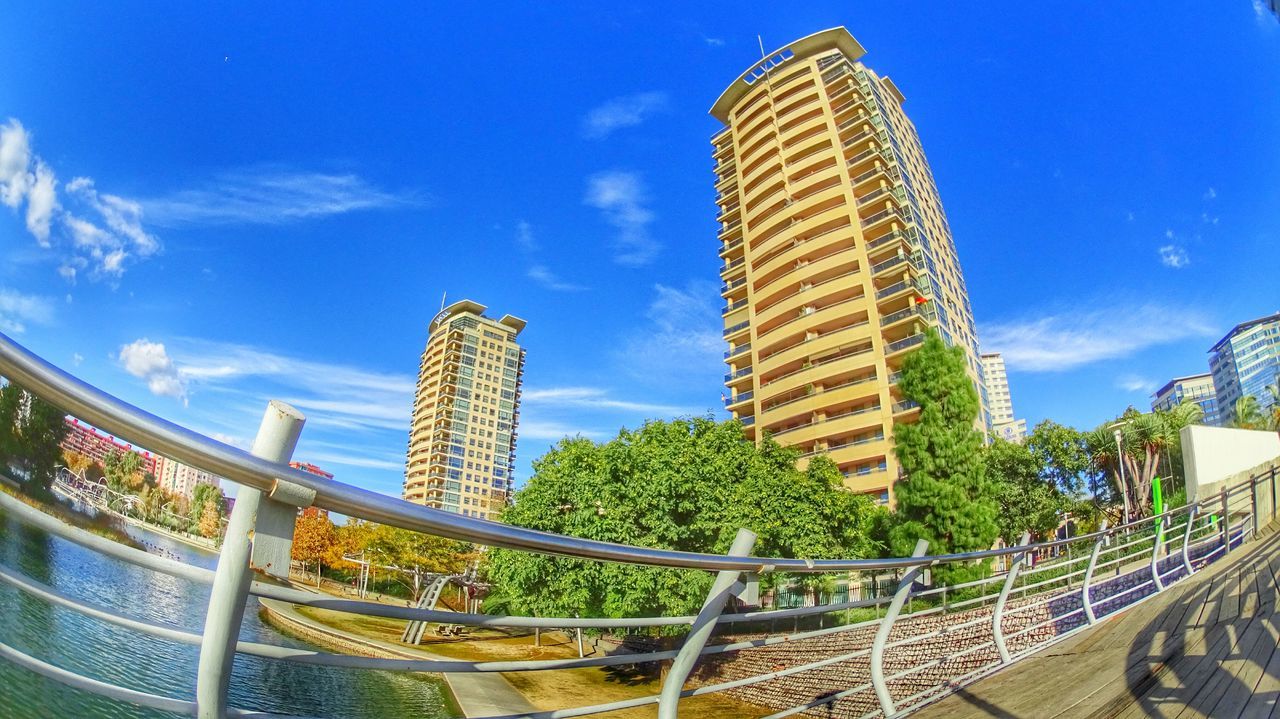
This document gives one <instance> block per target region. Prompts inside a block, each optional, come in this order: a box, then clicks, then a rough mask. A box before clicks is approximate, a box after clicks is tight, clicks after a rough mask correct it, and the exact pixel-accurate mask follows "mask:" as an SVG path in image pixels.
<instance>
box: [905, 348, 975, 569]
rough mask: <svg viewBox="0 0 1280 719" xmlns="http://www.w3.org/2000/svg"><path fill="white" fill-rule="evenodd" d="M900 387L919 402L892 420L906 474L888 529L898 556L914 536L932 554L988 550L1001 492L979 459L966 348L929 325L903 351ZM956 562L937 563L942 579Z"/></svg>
mask: <svg viewBox="0 0 1280 719" xmlns="http://www.w3.org/2000/svg"><path fill="white" fill-rule="evenodd" d="M898 387H899V389H900V390H901V391H902V393H903V394H904V395H905V396H906V398H907V399H909V400H912V401H914V402H916V403H917V404H919V405H920V416H919V418H918V419H917V420H916V421H914V422H910V423H905V422H898V423H896V424H895V425H894V429H893V434H894V452H895V453H896V454H897V456H898V462H899V463H900V464H901V466H902V470H903V473H904V474H905V477H904V478H903V479H901V480H899V481H898V482H897V483H895V484H894V487H893V493H894V498H895V499H896V500H897V512H896V516H895V522H894V526H893V528H892V530H891V531H890V539H891V543H892V549H893V552H894V553H895V554H899V555H905V554H910V553H911V551H912V550H913V549H914V548H915V544H916V540H918V539H924V540H927V541H928V542H929V552H930V553H931V554H945V553H951V552H968V551H974V550H980V549H987V548H989V547H990V546H991V544H992V543H993V542H994V541H995V539H996V536H997V534H998V532H999V527H998V526H997V523H996V515H997V513H998V508H997V505H996V501H995V497H996V491H995V487H994V485H993V484H992V482H991V481H990V480H989V479H988V478H987V474H986V470H985V468H984V466H983V462H982V455H981V449H982V434H981V433H979V432H978V430H976V429H975V428H974V422H975V421H976V420H977V418H978V409H979V403H978V393H977V390H975V389H974V387H973V381H972V380H971V379H970V377H969V374H968V373H967V372H966V371H965V355H964V351H963V350H961V349H960V348H959V347H948V346H947V345H946V343H945V342H943V341H942V338H941V337H940V336H938V333H937V331H936V330H932V329H930V330H929V331H928V333H927V336H926V337H925V340H924V343H923V344H921V345H920V347H919V348H917V349H915V350H913V351H912V352H911V353H910V354H908V355H907V356H906V358H905V359H904V360H903V364H902V378H901V379H900V380H899V381H898ZM960 571H961V568H957V567H938V568H937V570H936V571H935V572H934V574H935V576H936V577H938V578H939V579H940V580H941V581H957V580H959V577H958V575H957V573H958V572H960Z"/></svg>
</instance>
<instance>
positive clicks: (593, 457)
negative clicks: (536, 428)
mask: <svg viewBox="0 0 1280 719" xmlns="http://www.w3.org/2000/svg"><path fill="white" fill-rule="evenodd" d="M797 456H798V455H797V452H796V451H794V450H788V449H784V448H782V447H781V446H779V445H778V444H777V443H776V442H774V441H773V440H772V439H769V438H766V439H765V440H764V441H763V442H761V443H760V445H759V446H757V445H756V444H754V443H752V442H750V441H747V440H745V439H744V438H743V434H742V425H741V424H740V423H739V422H737V421H730V422H724V423H717V422H715V421H714V420H713V419H711V418H709V417H695V418H689V419H676V420H672V421H650V422H647V423H645V424H644V426H642V427H641V428H640V429H638V430H634V431H631V430H625V429H624V430H622V431H621V432H620V433H619V434H618V436H617V437H616V438H615V439H613V440H611V441H609V442H605V443H603V444H597V443H595V442H592V441H590V440H588V439H583V438H576V439H565V440H562V441H561V442H560V443H559V444H558V445H556V446H555V447H554V448H552V449H551V451H549V452H548V453H547V454H546V455H544V456H543V457H541V458H540V459H538V460H535V462H534V476H533V477H532V478H531V479H530V480H529V482H528V484H526V485H525V487H524V488H523V489H521V490H520V492H519V493H517V494H516V497H515V503H514V504H513V505H512V506H510V507H508V508H507V510H506V511H505V512H504V513H503V515H502V519H503V521H505V522H509V523H511V524H515V525H518V526H522V527H528V528H531V529H539V530H543V531H548V532H557V533H560V534H566V535H570V536H575V537H583V538H588V539H597V540H601V541H608V542H620V543H626V544H634V545H639V546H644V547H652V548H657V549H672V550H682V551H694V552H717V553H723V552H726V551H728V549H729V545H730V543H731V542H732V541H733V537H734V535H735V534H736V533H737V530H738V529H739V528H743V527H745V528H747V529H750V530H752V531H754V532H756V534H757V535H758V537H759V538H758V539H757V542H756V546H755V549H754V553H755V554H757V555H761V556H764V555H769V556H779V555H780V556H789V557H807V558H813V559H820V558H833V557H857V556H868V555H873V554H875V553H876V552H877V547H875V546H874V545H873V544H872V542H871V541H870V540H869V539H868V530H869V528H870V526H871V525H872V523H873V522H875V521H876V516H877V514H878V513H879V512H880V511H881V510H879V509H877V508H876V507H875V506H874V505H873V503H872V502H871V500H869V499H868V498H866V497H863V496H860V495H856V494H854V493H852V492H849V491H847V490H845V489H843V487H842V486H841V483H840V480H841V477H840V474H839V472H838V471H837V469H836V467H835V465H834V464H832V463H831V461H830V460H828V459H826V458H825V457H815V458H814V459H813V460H812V461H811V462H810V464H809V466H808V467H807V468H806V469H805V470H803V471H801V470H799V469H797V468H796V459H797ZM488 574H489V578H490V580H491V581H492V582H493V583H494V585H495V588H494V594H493V595H491V601H490V602H489V603H488V606H491V607H500V606H504V605H506V606H507V608H508V609H510V610H512V611H515V612H521V613H531V614H535V615H540V616H572V615H574V614H575V613H578V614H581V615H582V616H604V617H631V616H653V615H658V614H688V613H695V612H696V611H697V610H698V608H699V607H700V606H701V605H702V602H703V600H704V599H705V597H706V593H707V590H708V589H709V587H710V582H711V577H710V575H709V574H707V573H705V572H693V571H686V570H677V569H668V568H658V567H638V566H628V565H622V564H610V563H601V562H588V561H582V560H575V559H567V558H563V557H548V556H543V555H537V554H529V553H523V552H516V551H510V550H502V549H495V550H493V551H492V552H491V553H490V561H489V566H488Z"/></svg>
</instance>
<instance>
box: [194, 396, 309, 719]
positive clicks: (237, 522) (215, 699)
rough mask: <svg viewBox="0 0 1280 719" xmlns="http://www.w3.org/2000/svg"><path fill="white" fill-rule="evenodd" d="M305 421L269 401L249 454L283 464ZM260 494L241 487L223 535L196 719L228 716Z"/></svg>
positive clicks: (198, 681)
mask: <svg viewBox="0 0 1280 719" xmlns="http://www.w3.org/2000/svg"><path fill="white" fill-rule="evenodd" d="M305 421H306V420H305V419H304V418H303V416H302V415H301V414H300V413H299V412H298V411H297V410H296V409H294V408H292V407H290V406H289V405H287V404H285V403H283V402H277V401H275V400H272V401H271V402H270V403H269V404H268V405H267V411H266V413H265V414H264V415H263V417H262V424H261V425H260V426H259V428H258V436H257V437H256V438H255V439H254V440H253V448H252V449H251V450H250V452H251V453H252V454H253V455H254V456H256V457H260V458H262V459H265V460H268V461H271V462H279V463H282V464H283V463H285V462H288V461H289V458H290V457H292V456H293V449H294V447H295V446H296V445H297V444H298V436H299V435H300V434H301V433H302V424H303V422H305ZM261 503H262V492H261V491H259V490H257V489H253V488H252V487H245V486H243V485H242V486H241V487H240V490H239V492H237V494H236V504H235V507H234V508H233V509H232V510H231V520H230V522H228V524H227V534H226V537H225V538H224V539H223V540H222V552H221V555H220V556H219V557H218V570H217V572H216V573H215V574H214V578H213V589H212V590H211V591H210V594H209V610H208V613H207V614H206V615H205V621H204V636H203V637H201V640H200V664H199V669H198V670H197V673H196V705H197V707H198V709H197V717H199V719H222V718H223V717H225V716H226V713H227V686H228V684H229V683H230V681H231V661H232V660H233V659H234V658H235V647H236V641H237V639H238V638H239V636H240V623H241V621H242V620H243V619H244V605H245V601H246V599H247V598H248V594H249V583H250V579H251V575H250V572H249V557H250V555H251V554H252V552H253V539H252V536H251V535H252V533H253V530H254V526H255V524H256V522H257V517H258V508H259V506H260V505H261Z"/></svg>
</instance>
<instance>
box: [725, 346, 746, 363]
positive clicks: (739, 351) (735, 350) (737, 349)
mask: <svg viewBox="0 0 1280 719" xmlns="http://www.w3.org/2000/svg"><path fill="white" fill-rule="evenodd" d="M750 351H751V343H750V342H748V343H746V344H741V345H738V346H737V347H734V348H733V349H731V350H728V351H726V352H725V353H724V358H725V359H729V358H730V357H737V356H738V355H740V354H742V353H743V352H750Z"/></svg>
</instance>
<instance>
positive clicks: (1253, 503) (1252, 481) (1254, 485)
mask: <svg viewBox="0 0 1280 719" xmlns="http://www.w3.org/2000/svg"><path fill="white" fill-rule="evenodd" d="M1249 512H1250V513H1251V516H1250V518H1249V525H1250V528H1251V529H1252V530H1253V532H1252V534H1253V538H1254V539H1257V538H1258V478H1257V477H1249Z"/></svg>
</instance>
